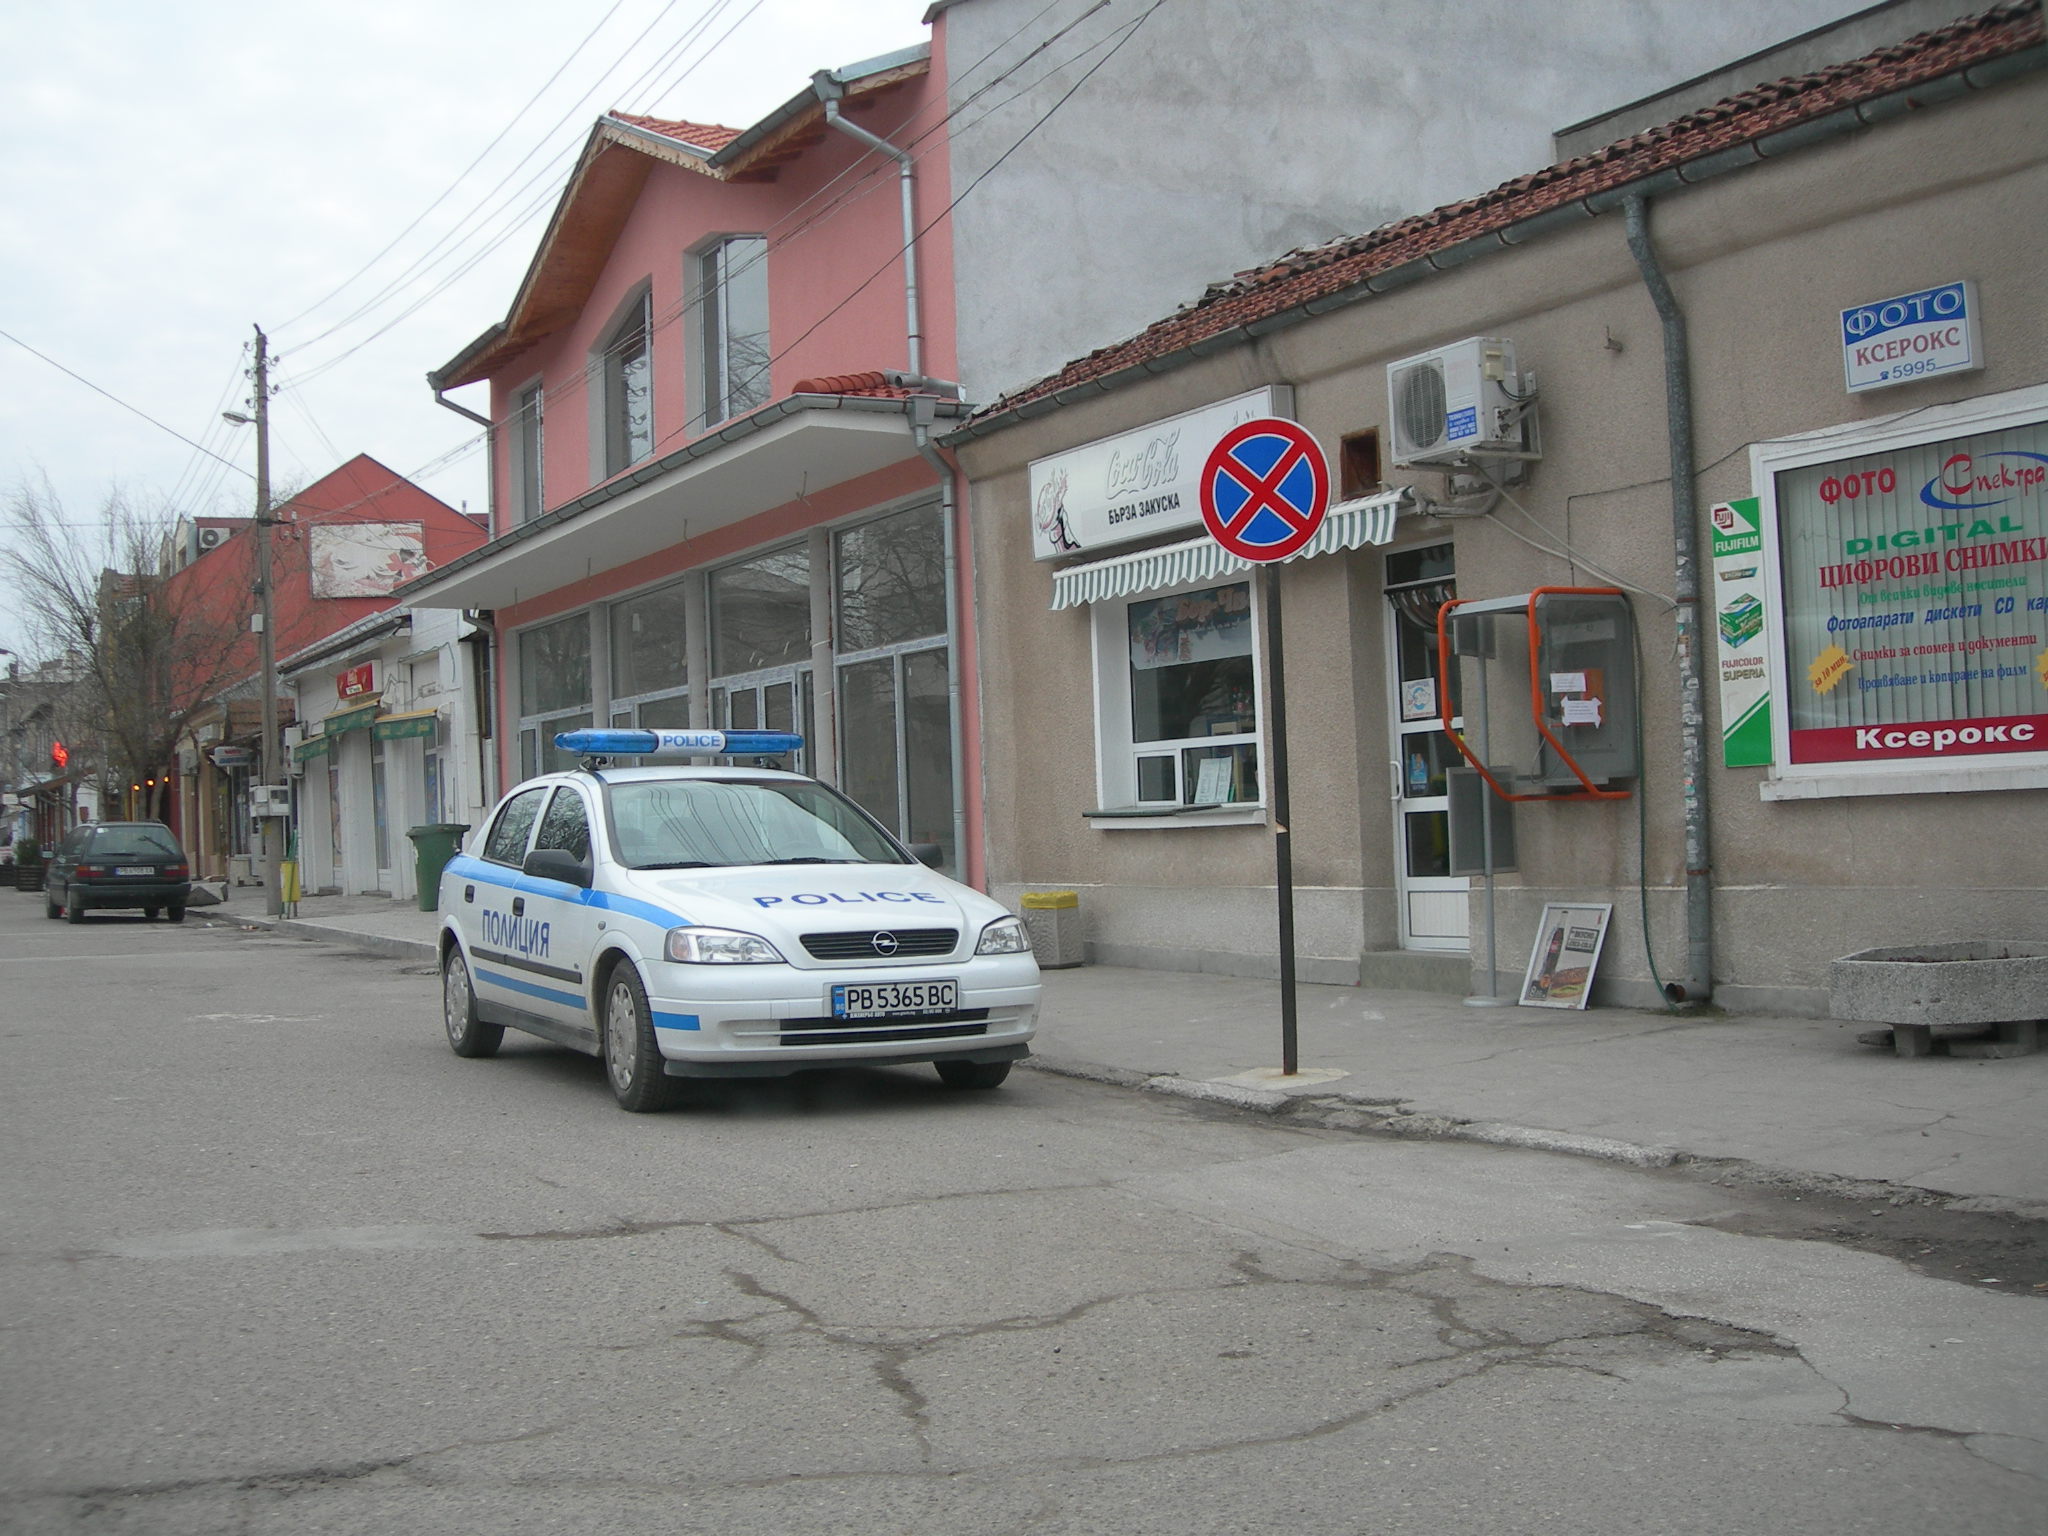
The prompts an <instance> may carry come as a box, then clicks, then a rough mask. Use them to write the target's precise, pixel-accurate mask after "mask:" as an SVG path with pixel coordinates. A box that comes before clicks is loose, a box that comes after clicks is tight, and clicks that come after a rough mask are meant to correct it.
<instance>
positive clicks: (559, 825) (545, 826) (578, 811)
mask: <svg viewBox="0 0 2048 1536" xmlns="http://www.w3.org/2000/svg"><path fill="white" fill-rule="evenodd" d="M533 846H534V849H535V851H536V852H537V851H539V850H540V849H542V848H560V849H562V850H564V851H565V852H567V853H570V854H573V855H574V856H575V857H576V858H578V859H583V860H588V859H589V857H590V811H589V808H588V807H587V806H585V805H584V803H583V796H581V795H580V794H578V793H577V792H576V791H575V790H573V789H571V788H569V786H568V785H566V784H564V785H563V786H561V787H560V788H559V789H557V790H556V791H555V798H554V799H553V800H551V801H549V802H548V813H547V815H545V816H543V817H542V818H541V821H540V836H539V837H537V838H535V839H534V842H533Z"/></svg>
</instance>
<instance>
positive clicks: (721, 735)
mask: <svg viewBox="0 0 2048 1536" xmlns="http://www.w3.org/2000/svg"><path fill="white" fill-rule="evenodd" d="M803 744H804V739H803V737H801V736H798V735H796V734H795V733H794V732H791V731H562V732H560V733H559V734H558V735H557V736H556V737H555V745H556V746H557V747H559V748H561V749H562V750H563V751H564V752H574V753H575V754H576V755H577V756H579V757H645V756H647V755H649V754H651V753H656V752H666V753H675V754H679V755H681V756H684V757H774V756H777V755H779V754H781V753H784V752H794V751H795V750H796V749H797V748H798V747H800V746H802V745H803Z"/></svg>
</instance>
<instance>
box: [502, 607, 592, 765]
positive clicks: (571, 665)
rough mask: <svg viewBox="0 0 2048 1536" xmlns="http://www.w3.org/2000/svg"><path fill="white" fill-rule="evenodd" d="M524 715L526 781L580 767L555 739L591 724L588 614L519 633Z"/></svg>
mask: <svg viewBox="0 0 2048 1536" xmlns="http://www.w3.org/2000/svg"><path fill="white" fill-rule="evenodd" d="M519 716H520V719H519V768H520V774H521V777H531V776H532V775H534V774H536V773H551V772H554V771H556V770H558V769H563V768H571V767H574V766H575V759H574V758H573V757H572V756H571V755H570V754H569V753H566V752H562V751H559V750H558V749H557V748H556V747H555V744H554V739H555V734H556V732H558V731H575V730H582V729H583V728H584V727H586V726H588V725H589V724H590V723H591V718H592V717H591V684H590V618H589V615H588V614H584V613H574V614H571V615H569V616H568V617H567V618H565V619H557V620H555V621H554V622H553V623H551V624H537V625H535V626H534V627H533V628H531V629H523V630H521V631H520V632H519Z"/></svg>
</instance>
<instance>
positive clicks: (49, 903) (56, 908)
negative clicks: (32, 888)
mask: <svg viewBox="0 0 2048 1536" xmlns="http://www.w3.org/2000/svg"><path fill="white" fill-rule="evenodd" d="M63 915H64V908H63V907H62V906H61V905H59V904H58V901H57V898H56V897H54V896H52V895H51V894H50V893H49V892H48V891H45V892H43V916H45V917H47V918H50V919H52V920H55V919H57V918H60V917H62V916H63Z"/></svg>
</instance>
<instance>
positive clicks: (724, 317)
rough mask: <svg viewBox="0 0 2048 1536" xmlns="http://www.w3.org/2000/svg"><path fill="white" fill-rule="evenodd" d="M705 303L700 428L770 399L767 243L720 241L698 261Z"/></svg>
mask: <svg viewBox="0 0 2048 1536" xmlns="http://www.w3.org/2000/svg"><path fill="white" fill-rule="evenodd" d="M697 291H698V293H699V295H701V300H702V303H703V306H704V308H703V315H702V317H701V325H700V327H699V334H701V335H702V337H703V338H704V358H703V378H704V423H705V425H706V426H710V425H711V424H713V423H714V422H720V421H726V420H729V419H730V418H732V417H734V416H744V415H745V414H746V413H747V412H748V411H751V410H753V409H754V407H756V406H758V405H764V404H766V403H767V400H768V242H767V240H765V239H764V238H762V237H761V236H759V235H740V236H735V237H733V238H732V239H729V240H721V241H719V242H718V243H717V244H716V245H714V246H711V247H710V248H709V249H707V250H704V251H702V252H700V253H699V254H698V256H697Z"/></svg>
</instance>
